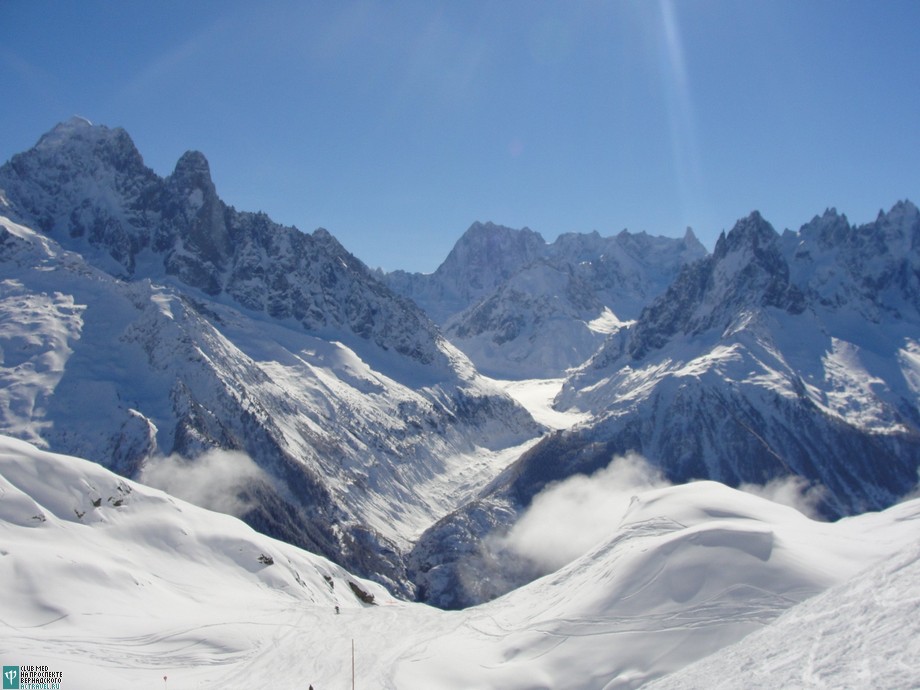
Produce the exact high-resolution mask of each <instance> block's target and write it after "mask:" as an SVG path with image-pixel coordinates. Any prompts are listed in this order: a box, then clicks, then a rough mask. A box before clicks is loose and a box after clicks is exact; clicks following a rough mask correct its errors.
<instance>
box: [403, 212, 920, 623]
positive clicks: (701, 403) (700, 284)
mask: <svg viewBox="0 0 920 690" xmlns="http://www.w3.org/2000/svg"><path fill="white" fill-rule="evenodd" d="M918 334H920V212H918V210H917V208H916V207H915V206H913V205H912V204H910V203H909V202H902V203H899V204H897V205H896V206H895V207H894V208H893V209H892V210H891V211H889V212H888V213H881V214H880V215H879V217H878V219H877V220H876V221H875V222H873V223H870V224H867V225H864V226H861V227H852V226H850V225H849V223H848V222H847V221H846V219H845V218H844V217H843V216H840V215H838V214H837V213H836V212H833V211H829V212H827V213H826V214H824V216H822V217H820V218H816V219H814V220H813V221H812V222H811V223H809V224H807V225H806V226H804V227H803V228H802V229H801V230H800V231H799V232H797V233H792V232H786V233H784V234H783V235H782V236H781V235H779V234H778V233H776V232H775V231H774V229H773V228H772V227H771V226H770V225H769V224H768V223H767V222H766V221H765V220H764V219H763V218H761V217H760V215H759V214H757V213H754V214H752V215H751V216H749V217H748V218H745V219H743V220H741V221H739V222H738V224H737V225H736V226H735V227H734V229H733V230H732V231H731V232H730V233H728V234H727V235H723V236H722V237H721V238H720V239H719V241H718V244H717V246H716V248H715V251H714V252H713V254H712V255H711V256H710V257H707V258H704V259H702V260H700V261H698V262H696V263H694V264H691V265H689V266H687V267H686V268H685V269H684V270H683V271H681V273H680V274H679V275H678V277H677V278H676V279H675V281H674V283H673V285H672V286H671V287H670V288H668V290H667V291H666V292H665V294H664V295H662V296H661V297H660V298H659V299H657V300H656V301H654V302H653V303H652V304H651V305H650V306H649V307H647V308H646V309H644V310H643V312H642V314H641V315H640V316H639V318H638V320H637V321H636V323H635V324H634V325H632V326H631V327H629V328H627V329H622V330H621V331H619V332H618V333H617V334H615V335H614V336H612V337H611V338H609V339H608V340H607V342H606V343H605V345H604V347H603V348H602V349H601V350H600V351H599V352H598V353H597V354H596V355H595V356H594V357H593V358H592V359H591V360H590V361H589V362H587V363H586V364H585V365H584V366H583V367H581V368H580V369H578V370H577V371H575V372H574V373H572V374H571V375H570V377H569V378H568V379H567V381H566V382H565V385H564V387H563V389H562V391H561V393H560V394H559V395H558V397H557V399H556V408H557V409H558V410H560V411H568V412H582V413H586V412H587V413H590V414H591V418H590V419H589V420H587V421H584V422H582V423H580V424H578V425H576V426H574V427H572V428H571V429H564V430H560V431H557V432H555V433H553V434H552V435H549V436H547V437H546V438H544V439H543V440H542V441H541V442H540V443H539V444H538V445H536V446H535V447H534V448H532V449H530V450H529V451H528V452H526V453H525V454H524V455H523V456H522V457H521V459H520V460H519V461H517V462H516V463H515V464H514V465H513V466H511V467H509V468H508V470H506V471H505V472H504V473H503V474H502V475H501V476H500V477H499V478H498V479H497V480H496V481H495V482H493V483H492V484H491V485H490V486H489V487H488V488H487V490H486V491H484V492H483V493H482V494H481V495H480V496H479V497H477V498H476V499H475V500H473V501H471V502H470V503H469V504H468V505H467V506H465V507H464V508H461V509H460V510H458V511H456V512H455V513H453V514H451V515H448V516H446V517H445V518H443V519H442V520H441V521H439V523H438V524H436V525H435V526H433V527H432V528H431V529H430V530H429V531H428V532H426V534H425V535H423V536H422V538H421V539H420V540H419V542H418V543H417V544H416V546H415V548H414V551H413V554H412V557H411V563H412V569H413V570H414V571H415V572H416V576H415V577H416V579H417V581H419V582H420V583H421V584H422V586H423V588H424V592H425V594H426V596H428V597H429V598H430V600H431V601H433V602H437V603H440V604H442V605H448V606H457V605H460V606H463V605H469V604H471V603H475V602H477V601H481V600H483V598H488V597H490V596H495V595H496V594H499V593H501V592H502V591H504V590H503V583H502V578H503V577H508V578H509V579H510V580H511V582H512V584H516V583H519V582H520V581H522V579H523V580H526V575H527V573H526V572H524V573H521V572H519V571H518V570H516V568H517V567H518V566H517V565H516V564H515V563H513V562H512V563H510V564H507V563H504V562H501V563H498V564H497V565H496V564H495V563H494V562H493V561H492V560H491V556H490V555H489V554H488V550H486V552H485V554H484V551H483V548H482V544H483V541H484V540H487V539H488V538H489V535H491V534H493V533H501V532H502V531H505V530H507V529H509V528H510V526H511V525H513V524H514V522H515V521H516V520H517V519H518V516H519V515H520V514H521V511H522V510H523V509H524V508H525V507H527V506H528V505H529V504H530V502H531V501H532V500H533V498H534V496H536V495H538V494H539V493H540V492H541V491H542V490H543V489H544V487H546V486H547V485H548V484H551V483H552V482H555V481H559V480H563V479H565V478H567V477H570V476H572V475H575V474H579V473H581V474H592V473H594V472H596V471H598V470H599V469H601V468H604V467H607V466H608V465H609V464H610V462H611V459H612V458H613V457H615V456H618V455H623V454H626V453H628V452H631V451H636V452H639V453H641V454H642V455H644V456H645V457H646V458H648V460H649V461H650V462H652V463H653V464H654V465H656V466H657V467H659V468H660V469H661V470H662V471H663V472H664V474H665V475H666V477H667V478H668V479H670V480H671V481H674V482H683V481H688V480H691V479H696V478H709V479H715V480H718V481H721V482H724V483H726V484H729V485H733V486H737V485H739V484H742V483H748V482H749V483H757V484H764V483H767V482H769V481H770V480H773V479H777V478H781V477H785V476H794V477H800V478H804V479H805V480H807V481H808V482H810V483H811V485H812V487H813V489H814V491H815V495H820V497H821V502H820V510H821V511H822V512H823V513H824V514H825V515H827V516H831V517H834V516H840V515H851V514H855V513H859V512H863V511H866V510H877V509H881V508H884V507H886V506H889V505H891V504H892V503H894V502H895V501H896V500H898V499H899V498H900V497H901V496H903V495H904V494H905V493H907V492H908V491H909V490H910V489H911V488H912V487H913V486H914V484H915V483H916V481H917V470H918V466H920V337H918ZM482 569H486V570H489V571H490V572H492V574H493V580H492V582H491V583H490V582H484V581H479V582H477V583H476V588H474V589H472V590H471V589H469V588H468V587H466V586H465V584H464V583H465V582H468V581H469V578H466V577H465V576H464V573H466V572H469V571H476V570H482ZM432 573H434V575H433V574H432Z"/></svg>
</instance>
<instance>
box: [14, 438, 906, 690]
mask: <svg viewBox="0 0 920 690" xmlns="http://www.w3.org/2000/svg"><path fill="white" fill-rule="evenodd" d="M0 476H2V479H0V544H2V546H0V582H2V583H3V587H2V589H0V612H2V613H0V652H2V656H3V658H4V659H5V660H6V659H16V660H17V661H15V662H13V661H11V662H10V663H22V664H31V663H35V664H45V665H48V666H49V667H51V669H52V670H61V671H63V672H64V678H65V682H66V686H65V687H67V688H69V689H70V688H96V687H100V686H105V687H139V688H141V687H152V688H153V687H162V685H161V683H162V677H163V676H164V675H166V676H168V678H169V687H170V688H173V689H175V688H218V687H220V688H246V687H252V686H253V685H254V684H262V685H264V684H269V685H274V686H276V687H300V686H303V685H306V684H310V683H312V684H313V686H314V687H315V688H317V689H319V688H329V687H347V686H348V683H349V681H350V672H351V643H352V640H354V643H355V648H356V663H355V668H356V674H357V677H358V684H359V686H360V685H363V686H364V687H380V688H399V689H401V690H402V689H405V688H408V689H412V688H433V687H437V688H445V689H446V690H450V689H452V688H470V687H475V688H496V689H498V688H521V689H523V688H541V687H542V688H545V687H552V688H583V687H606V688H627V687H630V688H631V687H638V686H639V685H641V684H642V683H645V682H647V681H650V680H652V679H655V678H659V677H662V676H665V675H666V674H668V673H671V672H675V671H679V670H680V669H682V668H684V667H686V666H688V665H689V664H691V663H692V662H694V661H697V660H699V659H702V658H705V657H706V656H708V655H710V654H713V653H715V652H717V651H718V650H719V649H721V648H723V647H726V646H727V645H730V644H731V643H734V642H736V641H737V640H739V639H740V638H742V637H743V636H745V635H748V634H750V633H756V632H758V631H760V634H767V631H769V630H770V628H771V625H772V624H771V621H773V620H774V619H776V618H777V617H778V616H780V615H781V614H782V613H783V612H784V611H787V610H789V609H791V612H790V613H789V614H788V615H787V616H786V617H785V618H783V619H781V620H786V619H787V618H788V617H789V615H794V612H795V611H797V610H799V609H798V608H797V605H798V604H799V602H802V601H804V600H805V599H807V598H808V597H811V596H813V595H815V594H819V593H820V592H822V591H825V590H828V588H833V587H835V586H838V585H841V584H842V583H847V582H849V581H853V582H858V577H857V575H858V571H860V570H861V569H863V568H865V567H869V566H872V565H873V564H875V563H880V562H884V559H886V558H890V557H891V556H892V555H893V554H897V553H899V552H904V553H905V554H906V555H905V559H906V560H905V562H904V563H903V564H902V567H901V570H903V571H904V572H905V573H907V574H908V575H909V574H910V573H911V572H915V571H916V565H915V562H916V557H917V556H920V554H918V553H917V552H916V548H915V546H910V545H912V544H914V543H915V541H916V534H917V533H918V531H917V529H918V526H920V501H911V502H907V503H904V504H900V505H898V506H895V507H893V508H891V509H889V510H887V511H885V512H883V513H876V514H867V515H864V516H859V517H854V518H848V519H846V520H841V521H839V522H837V523H820V522H815V521H812V520H810V519H808V518H806V517H805V516H803V515H802V514H800V513H798V512H797V511H795V510H793V509H791V508H788V507H785V506H780V505H778V504H774V503H771V502H770V501H767V500H765V499H762V498H758V497H755V496H751V495H749V494H745V493H742V492H738V491H735V490H732V489H729V488H727V487H725V486H722V485H720V484H717V483H714V482H698V483H693V484H688V485H683V486H676V487H669V488H664V489H657V490H652V491H648V492H644V493H642V494H640V495H639V496H637V497H636V498H635V499H634V500H633V502H632V505H631V506H630V508H629V510H628V511H627V514H626V516H625V517H624V518H623V520H622V522H621V524H620V526H619V527H618V528H617V529H616V530H615V532H614V533H613V534H611V536H610V538H609V539H607V540H605V541H603V542H602V543H601V544H599V545H598V546H597V547H596V548H595V549H594V550H593V551H591V552H589V553H588V554H586V555H585V556H583V557H581V558H579V559H578V560H576V561H574V562H573V563H571V564H569V565H568V566H566V567H564V568H562V569H560V570H559V571H557V572H555V573H552V574H550V575H548V576H546V577H544V578H541V579H540V580H537V581H535V582H533V583H531V584H530V585H527V586H525V587H523V588H521V589H519V590H516V591H514V592H511V593H509V594H508V595H506V596H504V597H502V598H500V599H498V600H495V601H494V602H491V603H488V604H484V605H481V606H478V607H475V608H472V609H467V610H465V611H460V612H444V611H439V610H436V609H432V608H430V607H427V606H425V605H421V604H409V603H405V602H399V601H397V600H395V599H393V598H392V597H390V596H389V595H388V594H387V593H386V592H385V591H384V590H383V589H382V588H381V587H379V586H378V585H375V584H373V583H369V582H366V581H363V580H360V579H358V578H354V577H352V576H350V575H349V574H348V573H347V572H345V571H344V570H343V569H341V568H339V567H338V566H335V565H333V564H332V563H330V562H328V561H326V560H325V559H322V558H320V557H317V556H314V555H312V554H309V553H306V552H303V551H301V550H299V549H297V548H295V547H292V546H289V545H287V544H283V543H281V542H277V541H275V540H272V539H269V538H267V537H264V536H262V535H259V534H257V533H255V532H253V531H252V530H251V529H250V528H248V527H246V526H245V525H243V524H242V523H241V522H239V521H237V520H236V519H234V518H232V517H229V516H226V515H221V514H217V513H211V512H209V511H206V510H203V509H201V508H197V507H195V506H192V505H190V504H187V503H184V502H183V501H180V500H178V499H174V498H172V497H170V496H169V495H167V494H165V493H163V492H160V491H157V490H153V489H148V488H146V487H144V486H143V485H140V484H137V483H134V482H129V481H126V480H124V479H121V478H119V477H117V476H116V475H114V474H112V473H110V472H108V471H107V470H105V469H103V468H101V467H100V466H98V465H95V464H93V463H89V462H86V461H82V460H78V459H75V458H71V457H66V456H60V455H55V454H51V453H47V452H44V451H40V450H38V449H36V448H34V447H33V446H30V445H29V444H27V443H25V442H22V441H16V440H12V439H8V438H0ZM97 503H98V505H97ZM910 554H913V558H914V560H910V559H909V558H906V556H907V555H910ZM262 556H267V557H270V558H271V559H272V563H271V564H270V565H269V564H267V563H265V562H264V559H263V560H261V561H260V557H262ZM889 570H891V569H889ZM898 572H900V571H898ZM894 576H895V571H894V570H892V575H891V577H894ZM327 578H328V579H327ZM854 578H856V579H854ZM916 580H917V578H916V577H914V578H913V581H914V582H916ZM349 583H354V585H355V586H357V587H358V588H359V589H360V591H363V592H367V593H370V594H373V596H374V604H373V605H367V604H365V603H363V602H362V601H360V600H359V598H358V596H356V595H355V594H354V593H353V592H352V590H351V586H350V584H349ZM843 586H845V585H843ZM854 586H855V585H854ZM911 586H912V587H914V590H913V591H914V592H915V591H916V585H911ZM832 591H833V590H832ZM891 596H892V595H889V594H887V593H885V594H882V595H879V596H877V597H876V599H880V600H885V601H888V602H889V603H888V604H887V605H889V606H890V605H891V601H892V600H891ZM886 597H887V599H886ZM914 598H915V599H916V597H914ZM912 601H913V600H912ZM336 606H339V610H340V613H338V614H337V613H336V611H335V607H336ZM911 606H916V602H915V601H914V603H912V604H911ZM803 625H804V624H803ZM837 627H838V628H842V627H846V626H843V625H842V623H837ZM889 628H891V626H889ZM889 628H881V631H882V632H880V633H879V634H880V635H881V636H882V637H884V638H885V639H887V637H886V636H889V635H890V636H894V637H895V638H897V639H900V638H898V637H897V636H898V635H900V634H902V632H903V631H901V628H899V627H897V626H895V627H894V628H893V629H891V630H889ZM886 631H887V632H886ZM854 635H855V633H853V634H852V635H851V636H850V637H851V638H853V636H854ZM884 642H885V640H884V639H883V640H875V641H874V642H873V640H872V639H869V640H867V641H866V642H865V643H866V644H883V643H884ZM852 644H857V642H856V641H855V640H854V641H852V642H851V645H852ZM835 649H836V648H835ZM777 653H778V652H777ZM841 653H842V652H841ZM899 654H900V653H899ZM777 658H778V661H777V663H786V662H784V661H783V658H779V657H777ZM897 658H903V655H902V656H901V657H897ZM873 663H875V662H873ZM877 663H881V664H883V663H884V659H882V660H881V661H879V662H877ZM787 666H788V664H787ZM898 668H899V669H900V670H899V671H898V673H897V674H896V675H895V676H893V677H896V678H898V679H902V680H903V679H905V678H906V679H915V680H916V678H917V677H916V675H911V673H912V671H911V669H910V668H909V667H908V668H906V669H905V668H901V667H900V666H899V667H898ZM828 672H829V671H828V669H824V670H821V669H820V668H817V667H816V671H815V673H816V674H817V675H816V677H823V676H821V675H820V674H822V673H828ZM873 677H875V676H873ZM100 684H101V685H100ZM863 686H864V687H870V684H868V683H867V684H865V685H863ZM724 687H731V686H724ZM891 687H893V686H891Z"/></svg>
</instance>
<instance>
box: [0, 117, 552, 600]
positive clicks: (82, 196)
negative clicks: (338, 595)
mask: <svg viewBox="0 0 920 690" xmlns="http://www.w3.org/2000/svg"><path fill="white" fill-rule="evenodd" d="M0 189H2V190H3V192H2V193H0V198H2V199H3V206H2V208H0V215H2V216H3V218H0V261H2V262H3V266H4V271H3V274H4V276H5V277H4V279H3V280H2V282H0V347H2V351H3V360H2V363H0V376H2V378H3V386H2V388H0V427H2V429H3V432H4V433H8V434H11V435H14V436H18V437H20V438H26V439H27V440H30V441H32V442H34V443H37V444H39V445H41V446H44V447H49V448H51V449H54V450H58V451H63V452H67V453H73V454H78V455H81V456H83V457H88V458H93V459H96V460H97V461H99V462H101V463H103V464H105V465H107V466H109V467H111V468H114V469H116V470H118V471H119V472H122V473H123V474H126V475H128V476H133V477H137V476H145V473H148V472H150V471H151V470H152V469H153V468H154V467H155V466H159V465H161V464H162V463H163V462H166V461H167V460H168V461H169V462H172V463H173V465H172V467H174V468H175V472H174V473H175V474H177V475H179V474H182V473H183V471H184V470H185V469H191V468H193V467H194V465H195V463H196V462H198V460H199V459H201V458H207V457H211V455H209V454H211V453H213V452H215V451H234V452H237V451H238V452H241V453H244V454H245V456H246V457H248V458H249V459H251V461H252V462H253V464H254V465H255V467H256V468H257V471H254V473H245V475H244V476H241V477H234V476H230V477H229V480H231V481H230V486H231V487H232V491H233V492H235V493H237V494H239V496H240V497H241V499H240V503H239V504H240V505H242V506H244V508H245V509H244V510H243V513H244V517H246V519H247V520H249V521H250V522H251V523H252V524H253V525H255V526H257V527H258V528H260V529H263V530H265V531H267V532H269V533H271V534H274V535H277V536H281V537H283V538H286V539H288V540H290V541H293V542H295V543H299V544H302V545H304V546H307V547H308V548H311V549H313V550H315V551H317V552H319V553H322V554H325V555H327V556H329V557H330V558H332V559H334V560H336V561H338V562H340V563H343V564H346V565H348V567H350V568H352V569H354V570H355V571H357V572H361V573H364V574H366V575H368V576H371V577H375V578H376V579H378V580H380V581H382V582H386V583H387V584H388V585H390V586H391V587H393V588H394V589H395V590H397V591H401V592H403V593H404V594H409V593H410V592H411V590H412V585H411V583H409V582H408V580H407V579H406V576H405V567H404V564H403V561H402V555H401V552H402V551H403V550H404V549H405V548H406V546H407V540H408V537H409V535H411V534H413V533H416V532H418V531H419V530H420V529H422V528H423V527H424V525H425V524H426V523H430V522H433V521H434V520H436V519H437V518H438V517H439V516H440V515H441V514H443V512H444V511H445V510H449V509H450V506H451V502H452V501H459V500H460V496H461V493H460V492H458V491H457V490H456V487H455V486H454V485H453V484H452V483H451V482H458V481H461V479H459V478H458V477H460V474H461V473H460V472H459V469H460V467H462V465H463V464H464V463H465V462H466V461H467V460H466V457H467V456H468V454H469V453H471V452H475V451H476V450H477V449H486V450H488V449H497V448H500V447H504V445H507V444H514V443H519V442H521V441H523V440H526V439H528V438H532V437H533V436H535V435H536V434H538V433H539V431H540V429H539V427H538V426H537V425H536V424H535V423H534V422H533V420H532V419H531V418H530V416H529V415H528V414H527V413H526V412H525V411H524V410H523V409H522V408H521V407H519V406H518V405H517V404H516V403H514V402H513V401H512V400H511V399H510V398H508V397H507V396H505V395H504V394H503V393H502V392H501V391H499V390H497V389H496V388H494V387H491V386H490V384H488V383H487V382H486V381H484V380H483V379H481V378H480V377H479V376H478V374H477V373H476V371H475V369H474V368H473V367H472V365H471V364H470V363H469V361H468V360H467V359H466V358H465V357H463V355H462V354H460V353H459V352H458V351H457V350H456V349H455V348H454V347H452V346H451V345H450V344H449V343H448V342H447V341H446V340H445V339H444V338H443V337H442V336H441V335H440V333H439V331H438V329H437V327H436V326H434V325H433V324H432V323H431V321H430V320H429V319H428V318H427V317H426V316H425V315H424V314H423V313H422V312H421V311H420V310H419V309H418V308H417V307H416V306H415V305H414V304H413V303H412V302H410V301H409V300H406V299H405V298H402V297H399V296H397V295H395V294H394V293H392V292H391V291H390V290H389V289H388V288H387V287H386V286H385V285H383V284H382V283H380V282H379V281H378V280H377V279H376V278H375V277H374V276H373V275H372V274H371V273H370V272H369V271H368V269H367V268H366V267H365V266H364V265H363V264H362V263H361V262H360V261H358V260H357V259H355V258H354V257H353V256H352V255H351V254H349V253H348V252H347V251H346V250H345V249H344V248H343V247H342V246H341V245H340V244H339V243H338V242H337V241H336V240H335V238H333V237H332V235H330V234H329V233H328V232H326V231H325V230H317V231H316V232H314V233H312V234H305V233H302V232H300V231H298V230H296V229H295V228H288V227H283V226H280V225H277V224H275V223H273V222H272V221H271V220H270V219H269V218H268V217H267V216H265V215H264V214H252V213H244V212H240V211H237V210H236V209H233V208H232V207H230V206H227V205H226V204H224V203H223V202H222V201H221V200H220V198H219V197H218V195H217V192H216V190H215V188H214V184H213V182H212V181H211V176H210V171H209V167H208V163H207V161H206V159H205V158H204V156H203V155H201V154H200V153H196V152H189V153H186V154H185V155H183V156H182V158H181V159H180V160H179V162H178V163H177V165H176V168H175V170H174V172H173V173H172V174H171V175H169V176H168V177H166V178H165V179H164V178H159V177H158V176H157V175H155V174H154V173H153V172H152V171H150V170H149V169H147V168H146V167H145V166H144V164H143V161H142V159H141V156H140V154H139V153H138V152H137V150H136V149H135V147H134V145H133V143H132V142H131V140H130V137H128V135H127V134H126V133H125V132H124V131H122V130H118V129H114V130H113V129H108V128H106V127H97V126H93V125H90V124H89V123H87V122H85V121H82V120H76V119H75V120H72V121H69V122H67V123H64V124H62V125H59V126H58V127H56V128H55V129H54V130H52V131H51V132H49V133H48V134H47V135H45V136H44V137H42V139H41V140H40V141H39V143H38V144H37V145H36V147H35V148H33V149H32V150H30V151H27V152H25V153H22V154H19V155H17V156H14V157H13V159H12V160H11V161H10V162H9V163H7V164H6V165H4V166H3V167H2V168H0ZM14 353H15V354H14ZM219 457H223V456H219ZM176 458H178V459H176ZM219 467H220V468H223V470H224V472H226V473H228V474H229V473H231V469H232V463H230V462H229V461H228V462H227V463H223V464H221V465H220V466H219ZM215 471H216V472H217V474H218V475H220V474H221V470H220V469H218V470H215ZM183 476H186V475H183ZM187 476H189V477H192V476H194V473H193V472H188V473H187ZM253 477H257V478H256V479H253ZM488 478H489V477H488V475H487V474H486V475H484V476H483V478H482V480H483V481H486V480H487V479H488ZM462 481H464V482H466V481H468V479H467V478H463V479H462ZM186 483H187V484H188V485H189V488H190V489H191V488H192V487H191V484H192V481H191V480H189V481H188V482H186ZM180 484H181V482H180Z"/></svg>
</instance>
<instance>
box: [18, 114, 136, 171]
mask: <svg viewBox="0 0 920 690" xmlns="http://www.w3.org/2000/svg"><path fill="white" fill-rule="evenodd" d="M29 154H31V155H33V156H38V157H40V158H41V159H42V160H47V158H48V157H54V158H56V159H57V160H58V163H59V165H58V166H57V167H58V168H62V169H66V167H70V166H77V167H78V169H80V170H81V171H82V172H85V171H87V170H89V169H96V168H100V167H101V168H103V169H104V168H112V169H114V170H116V171H119V172H124V173H137V172H141V171H145V170H146V167H145V166H144V159H143V157H142V156H141V154H140V152H139V151H138V150H137V147H136V146H135V145H134V141H133V140H132V139H131V137H130V135H129V134H128V133H127V132H126V131H125V130H124V129H122V128H121V127H115V128H109V127H106V126H105V125H94V124H92V123H91V122H90V121H89V120H86V119H84V118H82V117H78V116H74V117H72V118H70V119H69V120H67V121H65V122H62V123H60V124H58V125H56V126H55V127H54V128H53V129H51V131H49V132H47V133H46V134H44V135H42V137H41V138H40V139H39V140H38V143H37V144H36V145H35V147H34V148H33V149H32V151H28V152H26V153H24V154H19V156H27V155H29Z"/></svg>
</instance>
